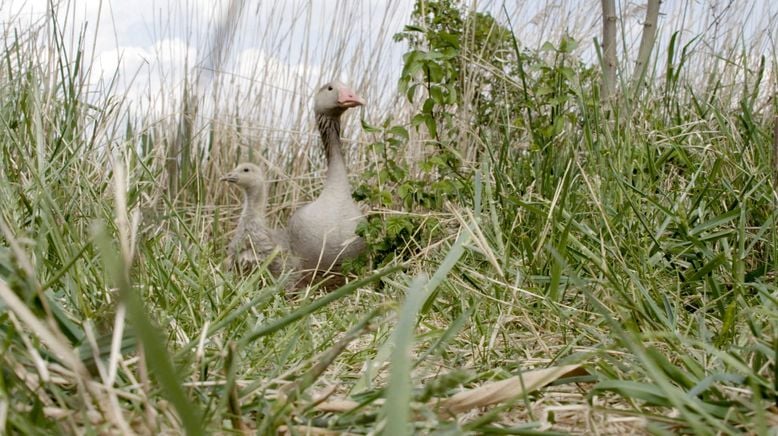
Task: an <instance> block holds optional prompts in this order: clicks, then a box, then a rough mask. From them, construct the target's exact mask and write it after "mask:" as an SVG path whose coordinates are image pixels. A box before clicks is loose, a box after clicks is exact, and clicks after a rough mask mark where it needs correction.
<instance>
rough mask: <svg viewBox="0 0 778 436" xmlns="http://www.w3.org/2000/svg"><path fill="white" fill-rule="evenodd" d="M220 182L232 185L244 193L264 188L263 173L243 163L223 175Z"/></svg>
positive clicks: (257, 168)
mask: <svg viewBox="0 0 778 436" xmlns="http://www.w3.org/2000/svg"><path fill="white" fill-rule="evenodd" d="M220 180H221V181H222V182H228V183H234V184H236V185H237V186H238V187H240V188H242V189H243V190H245V191H256V190H258V189H261V188H262V187H263V186H264V183H265V180H264V173H263V172H262V169H260V168H259V167H258V166H256V165H254V164H251V163H248V162H244V163H242V164H239V165H238V166H236V167H235V169H233V170H232V171H230V172H229V173H227V174H225V175H223V176H222V177H221V179H220Z"/></svg>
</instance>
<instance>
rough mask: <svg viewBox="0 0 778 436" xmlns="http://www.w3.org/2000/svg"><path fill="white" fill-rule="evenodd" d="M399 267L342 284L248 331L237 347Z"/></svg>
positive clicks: (397, 269)
mask: <svg viewBox="0 0 778 436" xmlns="http://www.w3.org/2000/svg"><path fill="white" fill-rule="evenodd" d="M400 268H402V266H401V265H395V266H392V267H389V268H384V269H382V270H380V271H377V272H376V273H375V274H373V275H371V276H369V277H365V278H363V279H359V280H354V281H353V282H351V283H348V284H346V285H344V286H341V287H340V288H338V289H337V290H336V291H333V292H331V293H329V294H327V295H325V296H324V297H321V298H319V299H318V300H316V301H314V302H313V303H310V304H307V305H305V306H303V307H301V308H299V309H297V310H295V311H292V312H290V313H289V314H287V315H286V316H284V317H281V318H279V319H276V320H274V321H271V322H269V323H266V324H264V325H262V326H260V327H257V328H256V329H254V330H252V331H250V332H249V333H247V334H246V336H244V337H243V339H241V340H240V342H239V343H238V348H241V347H245V346H246V345H248V344H250V343H251V342H253V341H255V340H257V339H258V338H261V337H262V336H266V335H269V334H271V333H273V332H275V331H278V330H280V329H282V328H284V327H286V326H287V325H289V324H291V323H293V322H295V321H297V320H299V319H301V318H303V317H305V316H307V315H310V314H311V313H313V312H316V311H317V310H319V309H321V308H322V307H324V306H327V305H328V304H330V303H332V302H335V301H337V300H339V299H341V298H343V297H345V296H346V295H349V294H351V293H352V292H354V291H356V290H357V289H359V288H360V287H362V286H365V285H366V284H368V283H370V282H372V281H374V280H378V279H380V278H381V277H384V276H386V275H388V274H391V273H393V272H396V271H399V270H400Z"/></svg>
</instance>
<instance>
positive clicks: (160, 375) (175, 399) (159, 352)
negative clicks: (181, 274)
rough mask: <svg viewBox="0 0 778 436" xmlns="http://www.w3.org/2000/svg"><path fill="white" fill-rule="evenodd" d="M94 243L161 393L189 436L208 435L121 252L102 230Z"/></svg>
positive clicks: (195, 405)
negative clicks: (128, 271)
mask: <svg viewBox="0 0 778 436" xmlns="http://www.w3.org/2000/svg"><path fill="white" fill-rule="evenodd" d="M95 242H96V243H97V246H98V248H99V250H100V254H101V255H102V258H103V262H104V265H105V270H106V272H107V273H108V275H109V277H112V278H113V282H114V283H115V285H116V287H117V288H119V292H120V294H121V296H122V301H123V302H124V304H126V305H127V315H128V318H129V320H130V322H131V323H132V326H133V327H134V328H135V331H136V332H137V334H138V338H139V339H140V341H141V343H142V344H143V350H144V354H145V356H146V361H147V363H148V365H149V367H150V368H151V371H152V373H153V374H154V375H155V379H156V380H157V382H158V383H159V384H160V386H161V388H162V392H163V393H164V395H165V396H166V397H167V399H168V400H169V401H170V403H171V404H173V407H175V409H176V412H178V416H179V418H180V419H181V423H182V424H183V426H184V429H185V430H186V433H187V434H188V435H202V434H205V433H204V431H203V422H202V416H203V415H202V412H201V410H200V407H199V406H198V405H197V404H196V403H194V402H193V401H191V400H190V399H189V397H188V396H187V394H186V392H185V391H184V388H183V386H182V385H181V380H180V379H179V377H178V374H179V372H178V370H177V369H176V368H175V366H174V365H173V360H172V359H171V358H170V354H169V353H168V349H167V346H166V344H165V341H164V339H163V338H162V336H161V335H160V333H159V332H160V329H159V328H158V327H157V326H155V325H154V324H153V323H152V321H151V319H150V318H149V316H148V314H147V313H146V309H145V308H144V305H143V301H142V300H141V299H140V296H139V295H138V292H137V291H136V290H133V289H132V287H131V286H130V280H129V276H128V273H127V269H126V268H125V263H124V261H123V260H122V256H121V255H117V254H116V253H117V252H118V250H117V249H116V247H114V246H113V244H112V243H111V240H110V238H109V237H108V235H107V234H106V233H105V230H104V229H103V228H102V227H100V228H98V229H97V230H96V231H95Z"/></svg>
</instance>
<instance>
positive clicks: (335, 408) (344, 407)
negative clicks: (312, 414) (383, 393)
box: [314, 399, 359, 413]
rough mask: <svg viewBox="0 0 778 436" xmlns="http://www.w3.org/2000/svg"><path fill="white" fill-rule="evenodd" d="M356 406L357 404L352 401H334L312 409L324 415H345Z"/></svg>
mask: <svg viewBox="0 0 778 436" xmlns="http://www.w3.org/2000/svg"><path fill="white" fill-rule="evenodd" d="M358 406H359V403H357V402H356V401H354V400H345V399H336V400H330V401H325V402H323V403H320V404H317V405H316V407H314V409H316V411H318V412H324V413H345V412H350V411H352V410H354V409H356V408H357V407H358Z"/></svg>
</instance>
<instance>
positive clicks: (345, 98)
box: [338, 86, 365, 108]
mask: <svg viewBox="0 0 778 436" xmlns="http://www.w3.org/2000/svg"><path fill="white" fill-rule="evenodd" d="M364 104H365V100H363V99H362V97H360V96H359V95H358V94H357V93H356V92H354V91H352V90H351V89H350V88H347V87H345V86H344V87H343V88H341V89H340V90H339V91H338V106H340V107H343V108H350V107H357V106H362V105H364Z"/></svg>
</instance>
